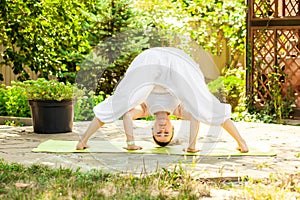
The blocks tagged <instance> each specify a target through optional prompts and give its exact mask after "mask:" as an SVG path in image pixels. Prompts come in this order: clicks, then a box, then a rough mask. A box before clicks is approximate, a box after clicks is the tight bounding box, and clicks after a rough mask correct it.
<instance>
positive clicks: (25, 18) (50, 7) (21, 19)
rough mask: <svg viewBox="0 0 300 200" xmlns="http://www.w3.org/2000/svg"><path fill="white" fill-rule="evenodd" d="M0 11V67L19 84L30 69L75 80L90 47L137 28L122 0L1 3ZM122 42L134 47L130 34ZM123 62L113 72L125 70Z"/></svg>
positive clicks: (126, 62) (126, 4) (128, 3)
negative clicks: (10, 70)
mask: <svg viewBox="0 0 300 200" xmlns="http://www.w3.org/2000/svg"><path fill="white" fill-rule="evenodd" d="M0 13H1V17H0V38H1V40H0V45H3V46H4V47H5V49H4V51H3V52H2V56H3V58H4V61H3V62H2V63H0V64H2V65H8V66H11V67H12V68H13V71H14V73H15V74H18V75H19V77H18V79H19V80H27V79H29V74H28V69H31V70H32V71H34V72H36V73H38V74H39V77H44V78H46V79H48V78H50V76H55V77H57V78H58V79H59V80H60V81H64V82H67V81H68V82H74V81H75V76H76V73H77V70H78V68H79V64H80V63H82V61H83V60H84V59H85V57H86V55H87V54H88V53H89V52H90V50H91V49H92V48H93V47H94V46H97V45H98V43H99V42H100V41H104V40H107V39H108V38H110V37H114V36H116V35H117V34H118V33H120V32H123V31H126V30H129V29H135V28H139V27H140V25H139V24H138V23H137V21H136V20H135V16H136V15H135V13H134V12H133V11H132V9H131V2H130V1H125V0H90V1H83V0H75V1H69V0H68V1H62V0H55V1H48V0H46V1H39V0H31V1H23V0H20V1H16V2H15V1H13V0H5V1H4V3H3V4H1V6H0ZM127 41H128V44H129V43H130V42H131V43H132V44H135V41H134V39H133V38H131V37H130V36H128V37H127ZM118 45H120V46H126V44H118ZM137 45H138V44H136V46H137ZM140 48H142V47H140ZM129 49H132V50H135V48H131V47H127V48H126V49H125V50H122V55H124V54H125V53H126V55H130V51H128V50H129ZM106 50H107V51H108V52H111V51H116V49H113V48H106ZM126 59H127V58H126V57H124V58H123V61H122V62H120V61H119V65H116V67H115V69H117V68H118V67H119V66H125V67H126V66H128V63H129V62H130V60H129V61H126ZM106 67H108V66H106ZM108 73H109V72H108ZM113 73H114V72H113ZM122 73H123V71H122V72H121V74H122ZM116 74H117V75H116V76H118V77H120V76H119V75H120V73H116Z"/></svg>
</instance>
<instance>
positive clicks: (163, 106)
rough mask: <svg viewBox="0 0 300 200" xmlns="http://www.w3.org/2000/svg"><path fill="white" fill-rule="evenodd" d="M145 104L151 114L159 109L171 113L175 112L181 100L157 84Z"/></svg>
mask: <svg viewBox="0 0 300 200" xmlns="http://www.w3.org/2000/svg"><path fill="white" fill-rule="evenodd" d="M145 104H146V105H147V107H148V109H149V112H150V114H151V115H154V114H155V113H156V112H159V111H166V112H168V113H169V114H173V113H174V111H175V109H176V108H177V107H178V105H179V104H180V101H179V99H178V98H177V97H176V96H174V95H172V94H171V93H169V92H168V91H167V90H166V89H165V88H163V87H161V86H158V85H156V86H154V88H153V90H152V91H151V93H150V94H149V96H148V97H147V99H146V101H145Z"/></svg>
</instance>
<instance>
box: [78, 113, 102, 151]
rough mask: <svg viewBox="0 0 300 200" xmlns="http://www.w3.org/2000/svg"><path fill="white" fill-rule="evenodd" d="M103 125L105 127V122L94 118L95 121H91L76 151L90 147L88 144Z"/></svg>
mask: <svg viewBox="0 0 300 200" xmlns="http://www.w3.org/2000/svg"><path fill="white" fill-rule="evenodd" d="M103 125H104V123H103V122H101V121H100V120H99V119H97V118H96V117H94V119H93V120H92V121H91V123H90V124H89V126H88V128H87V129H86V131H85V132H84V135H83V137H82V138H80V139H79V141H78V143H77V146H76V149H77V150H82V149H85V148H87V147H88V146H87V142H88V140H89V139H90V137H91V136H92V135H93V134H94V133H95V132H96V131H97V130H98V129H99V128H100V127H101V126H103Z"/></svg>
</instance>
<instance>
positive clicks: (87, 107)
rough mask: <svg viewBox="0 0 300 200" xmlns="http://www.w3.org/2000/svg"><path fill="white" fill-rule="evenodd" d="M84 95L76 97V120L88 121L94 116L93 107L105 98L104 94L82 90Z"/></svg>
mask: <svg viewBox="0 0 300 200" xmlns="http://www.w3.org/2000/svg"><path fill="white" fill-rule="evenodd" d="M80 92H82V95H79V96H80V97H78V98H77V99H76V103H75V106H74V121H88V120H92V118H93V117H94V112H93V107H94V106H96V105H97V104H98V103H100V102H101V101H103V100H104V98H105V97H104V94H103V93H101V94H99V95H95V92H87V91H86V90H81V91H80Z"/></svg>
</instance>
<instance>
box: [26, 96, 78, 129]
mask: <svg viewBox="0 0 300 200" xmlns="http://www.w3.org/2000/svg"><path fill="white" fill-rule="evenodd" d="M29 105H30V110H31V115H32V122H33V130H34V132H35V133H66V132H71V131H72V128H73V115H74V110H73V100H63V101H55V100H53V101H52V100H45V101H43V100H29Z"/></svg>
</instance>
